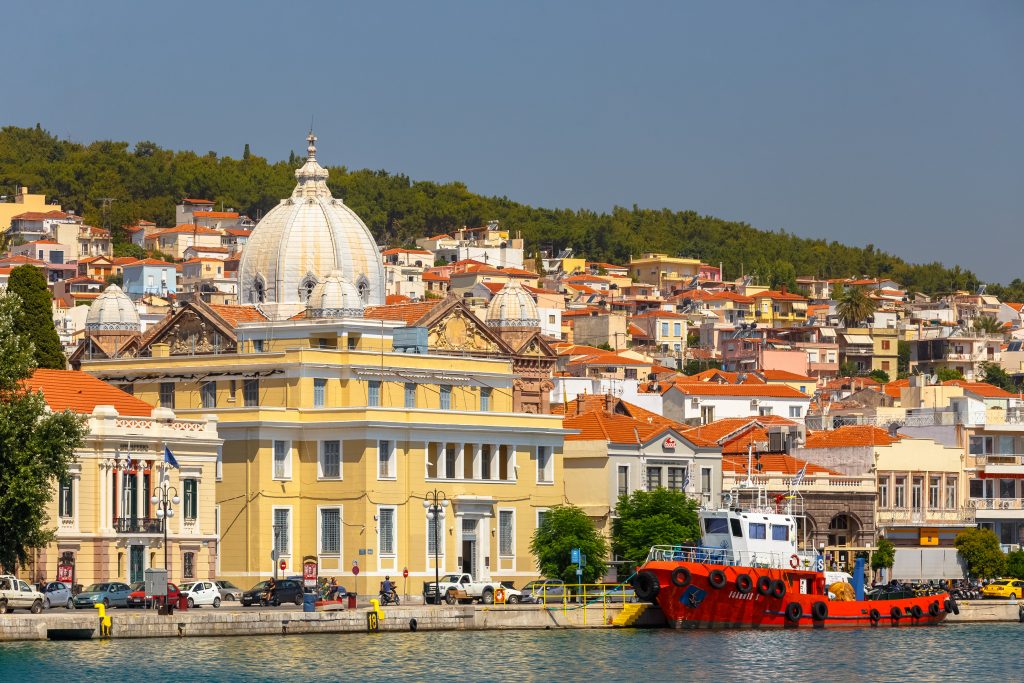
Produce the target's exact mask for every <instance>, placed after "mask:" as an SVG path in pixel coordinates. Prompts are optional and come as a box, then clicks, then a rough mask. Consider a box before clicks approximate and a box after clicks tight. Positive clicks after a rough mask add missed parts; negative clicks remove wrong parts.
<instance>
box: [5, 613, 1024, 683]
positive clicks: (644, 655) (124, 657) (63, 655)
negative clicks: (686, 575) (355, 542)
mask: <svg viewBox="0 0 1024 683" xmlns="http://www.w3.org/2000/svg"><path fill="white" fill-rule="evenodd" d="M1022 635H1024V626H1020V625H1016V624H992V625H973V626H966V625H961V626H942V627H937V628H920V629H909V628H907V629H878V630H873V631H867V630H849V631H809V630H801V631H728V632H690V631H687V632H675V631H667V630H656V631H646V630H645V631H628V630H627V631H604V630H601V631H481V632H474V631H464V632H452V631H446V632H429V631H419V632H416V633H408V632H403V633H380V634H339V635H316V636H288V637H281V636H253V637H248V638H181V639H172V638H165V639H149V640H114V641H88V642H73V643H8V644H0V681H14V682H16V683H28V682H29V681H33V680H40V681H51V680H61V679H63V680H99V679H102V680H113V681H139V680H144V681H146V683H155V682H156V681H165V680H167V681H224V682H235V681H245V682H246V683H251V682H253V681H309V680H317V679H322V680H348V679H355V680H375V681H424V680H429V681H448V680H459V681H531V682H532V681H538V682H540V681H589V682H592V683H597V682H598V681H601V682H603V681H637V680H640V681H645V682H646V681H679V680H684V679H685V680H698V681H699V680H706V681H744V682H749V681H763V680H786V681H805V680H815V681H827V680H835V679H840V680H847V681H863V680H872V681H875V680H880V681H941V680H970V679H989V680H1024V677H1022V673H1021V670H1020V668H1019V667H1018V666H1017V665H1016V664H1015V663H1013V660H1014V658H1015V656H1014V654H1013V653H1015V652H1016V651H1017V646H1018V644H1019V642H1020V638H1021V636H1022Z"/></svg>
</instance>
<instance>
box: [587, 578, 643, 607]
mask: <svg viewBox="0 0 1024 683" xmlns="http://www.w3.org/2000/svg"><path fill="white" fill-rule="evenodd" d="M578 597H581V598H583V597H585V598H586V601H587V602H592V601H598V602H601V601H605V602H608V603H609V604H622V603H624V602H636V591H634V590H633V587H632V586H630V585H629V584H628V583H626V584H623V583H609V584H603V585H600V586H587V587H586V594H585V596H584V595H580V596H578Z"/></svg>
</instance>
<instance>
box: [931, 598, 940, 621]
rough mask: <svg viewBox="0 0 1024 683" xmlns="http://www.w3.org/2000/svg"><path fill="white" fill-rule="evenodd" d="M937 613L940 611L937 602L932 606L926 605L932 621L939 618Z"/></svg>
mask: <svg viewBox="0 0 1024 683" xmlns="http://www.w3.org/2000/svg"><path fill="white" fill-rule="evenodd" d="M939 612H940V610H939V603H938V601H935V602H933V603H932V604H930V605H928V616H930V617H932V618H933V619H934V618H935V617H937V616H939Z"/></svg>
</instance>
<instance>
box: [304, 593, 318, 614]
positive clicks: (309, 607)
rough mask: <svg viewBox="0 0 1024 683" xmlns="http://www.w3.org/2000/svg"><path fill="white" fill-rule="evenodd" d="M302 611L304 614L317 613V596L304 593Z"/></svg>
mask: <svg viewBox="0 0 1024 683" xmlns="http://www.w3.org/2000/svg"><path fill="white" fill-rule="evenodd" d="M302 611H303V612H315V611H316V595H315V594H314V593H303V594H302Z"/></svg>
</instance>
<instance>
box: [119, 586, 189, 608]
mask: <svg viewBox="0 0 1024 683" xmlns="http://www.w3.org/2000/svg"><path fill="white" fill-rule="evenodd" d="M132 588H133V589H137V590H133V591H132V592H131V594H130V595H129V596H128V606H129V607H145V608H147V609H148V608H150V607H152V606H153V596H152V595H146V585H145V584H141V585H139V584H133V585H132ZM179 596H180V593H179V592H178V587H177V586H175V585H174V584H173V583H169V584H167V597H168V598H170V600H171V605H174V606H177V605H178V597H179ZM156 600H157V602H163V596H160V597H158V598H157V599H156Z"/></svg>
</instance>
